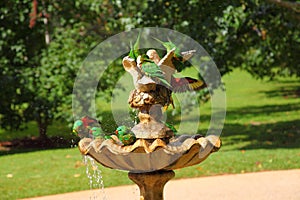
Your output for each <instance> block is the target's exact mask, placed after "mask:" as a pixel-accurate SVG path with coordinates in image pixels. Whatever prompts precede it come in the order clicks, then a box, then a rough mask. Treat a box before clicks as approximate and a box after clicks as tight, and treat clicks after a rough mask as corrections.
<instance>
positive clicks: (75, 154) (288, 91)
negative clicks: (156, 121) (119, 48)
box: [0, 71, 300, 200]
mask: <svg viewBox="0 0 300 200" xmlns="http://www.w3.org/2000/svg"><path fill="white" fill-rule="evenodd" d="M223 80H224V82H225V83H226V95H227V116H226V121H225V126H224V129H223V132H222V135H221V139H222V142H223V146H222V148H221V149H220V151H219V152H217V153H214V154H212V155H211V156H210V157H209V158H208V159H207V160H205V161H204V162H203V163H201V164H199V165H195V166H192V167H188V168H184V169H179V170H176V178H186V177H198V176H209V175H217V174H232V173H246V172H256V171H265V170H279V169H293V168H300V117H299V116H300V96H299V95H300V82H299V79H298V80H297V79H293V78H289V79H279V80H276V81H272V82H268V81H260V80H255V79H253V78H252V77H251V76H250V75H249V74H247V73H246V72H242V71H235V72H233V73H231V74H229V75H226V76H225V77H224V78H223ZM131 88H132V87H128V88H126V89H128V90H130V89H131ZM119 93H120V95H119V96H116V98H115V101H114V102H113V103H112V106H113V107H114V109H115V114H118V115H120V116H121V115H124V109H123V110H122V108H123V107H124V105H125V106H127V104H126V100H127V98H128V93H127V91H124V92H119ZM120 102H121V103H120ZM109 106H110V104H108V103H103V102H98V107H99V110H100V111H101V112H102V113H103V114H105V116H104V117H103V119H102V120H103V121H104V123H106V124H110V125H111V124H112V119H111V113H110V112H108V111H107V109H105V108H107V107H109ZM101 109H102V110H101ZM200 111H201V117H200V120H201V124H200V126H199V132H200V133H204V134H205V132H206V129H207V127H208V126H209V119H210V115H211V112H210V103H208V104H204V105H201V108H200ZM189 114H190V115H189V119H190V120H188V121H185V122H183V123H186V125H187V126H193V125H194V124H193V123H194V122H193V120H194V119H195V118H196V117H197V116H196V113H195V112H190V113H189ZM122 119H123V121H120V122H117V123H124V121H126V120H127V121H129V120H128V119H126V117H124V118H122ZM176 120H178V119H176ZM115 125H116V124H115ZM33 127H34V125H33V124H32V125H31V127H30V129H29V130H27V131H24V132H16V133H13V134H12V135H10V136H7V135H6V134H7V132H5V131H0V140H7V139H11V138H14V137H20V136H26V135H28V134H33V133H35V132H36V128H33ZM58 127H60V128H58ZM56 129H59V130H60V131H59V132H64V131H65V132H68V133H69V129H68V128H66V127H64V126H63V125H55V126H53V132H52V133H53V134H55V133H56V132H57V131H56ZM107 129H109V126H107ZM34 135H35V134H34ZM0 163H1V164H0V185H1V187H0V199H4V200H5V199H16V198H24V197H32V196H40V195H48V194H56V193H65V192H71V191H78V190H86V189H89V185H88V179H87V177H86V175H85V168H86V167H85V166H84V165H83V164H82V158H81V155H80V153H79V151H78V149H77V148H66V149H56V150H43V151H32V152H28V153H18V154H7V155H3V156H1V157H0ZM100 168H101V169H102V172H103V178H104V184H105V186H106V187H110V186H116V185H123V184H130V183H131V181H130V180H129V179H128V178H127V173H126V172H122V171H117V170H111V169H107V168H104V167H102V166H100ZM87 198H88V197H87Z"/></svg>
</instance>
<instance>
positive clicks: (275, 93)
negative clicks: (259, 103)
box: [261, 86, 300, 99]
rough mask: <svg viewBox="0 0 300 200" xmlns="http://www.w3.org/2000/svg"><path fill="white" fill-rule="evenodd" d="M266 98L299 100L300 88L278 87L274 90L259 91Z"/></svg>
mask: <svg viewBox="0 0 300 200" xmlns="http://www.w3.org/2000/svg"><path fill="white" fill-rule="evenodd" d="M261 93H264V94H265V95H266V96H267V97H269V98H273V97H283V98H291V99H293V98H299V97H300V86H288V87H287V86H280V87H278V88H277V89H276V90H271V91H270V90H268V91H261Z"/></svg>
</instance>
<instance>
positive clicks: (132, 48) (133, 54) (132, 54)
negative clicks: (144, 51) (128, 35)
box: [128, 31, 141, 60]
mask: <svg viewBox="0 0 300 200" xmlns="http://www.w3.org/2000/svg"><path fill="white" fill-rule="evenodd" d="M140 39H141V31H140V32H139V35H138V37H137V39H136V41H135V43H134V45H133V46H132V43H130V51H129V55H128V56H129V57H130V58H132V59H134V60H136V59H137V57H138V56H139V55H140V52H139V46H140Z"/></svg>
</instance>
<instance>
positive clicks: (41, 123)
mask: <svg viewBox="0 0 300 200" xmlns="http://www.w3.org/2000/svg"><path fill="white" fill-rule="evenodd" d="M47 121H48V120H46V119H45V120H43V119H42V118H41V117H39V118H38V119H37V124H38V128H39V138H41V139H48V136H47V128H48V122H47Z"/></svg>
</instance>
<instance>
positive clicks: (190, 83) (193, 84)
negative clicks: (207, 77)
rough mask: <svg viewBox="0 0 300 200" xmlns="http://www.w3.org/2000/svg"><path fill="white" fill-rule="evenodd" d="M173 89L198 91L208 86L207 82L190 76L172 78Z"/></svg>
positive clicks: (177, 90)
mask: <svg viewBox="0 0 300 200" xmlns="http://www.w3.org/2000/svg"><path fill="white" fill-rule="evenodd" d="M171 85H172V88H173V89H172V91H173V92H186V91H197V90H201V89H203V88H205V87H206V84H205V83H204V82H203V81H201V80H197V79H193V78H190V77H184V78H174V77H173V78H172V82H171Z"/></svg>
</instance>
